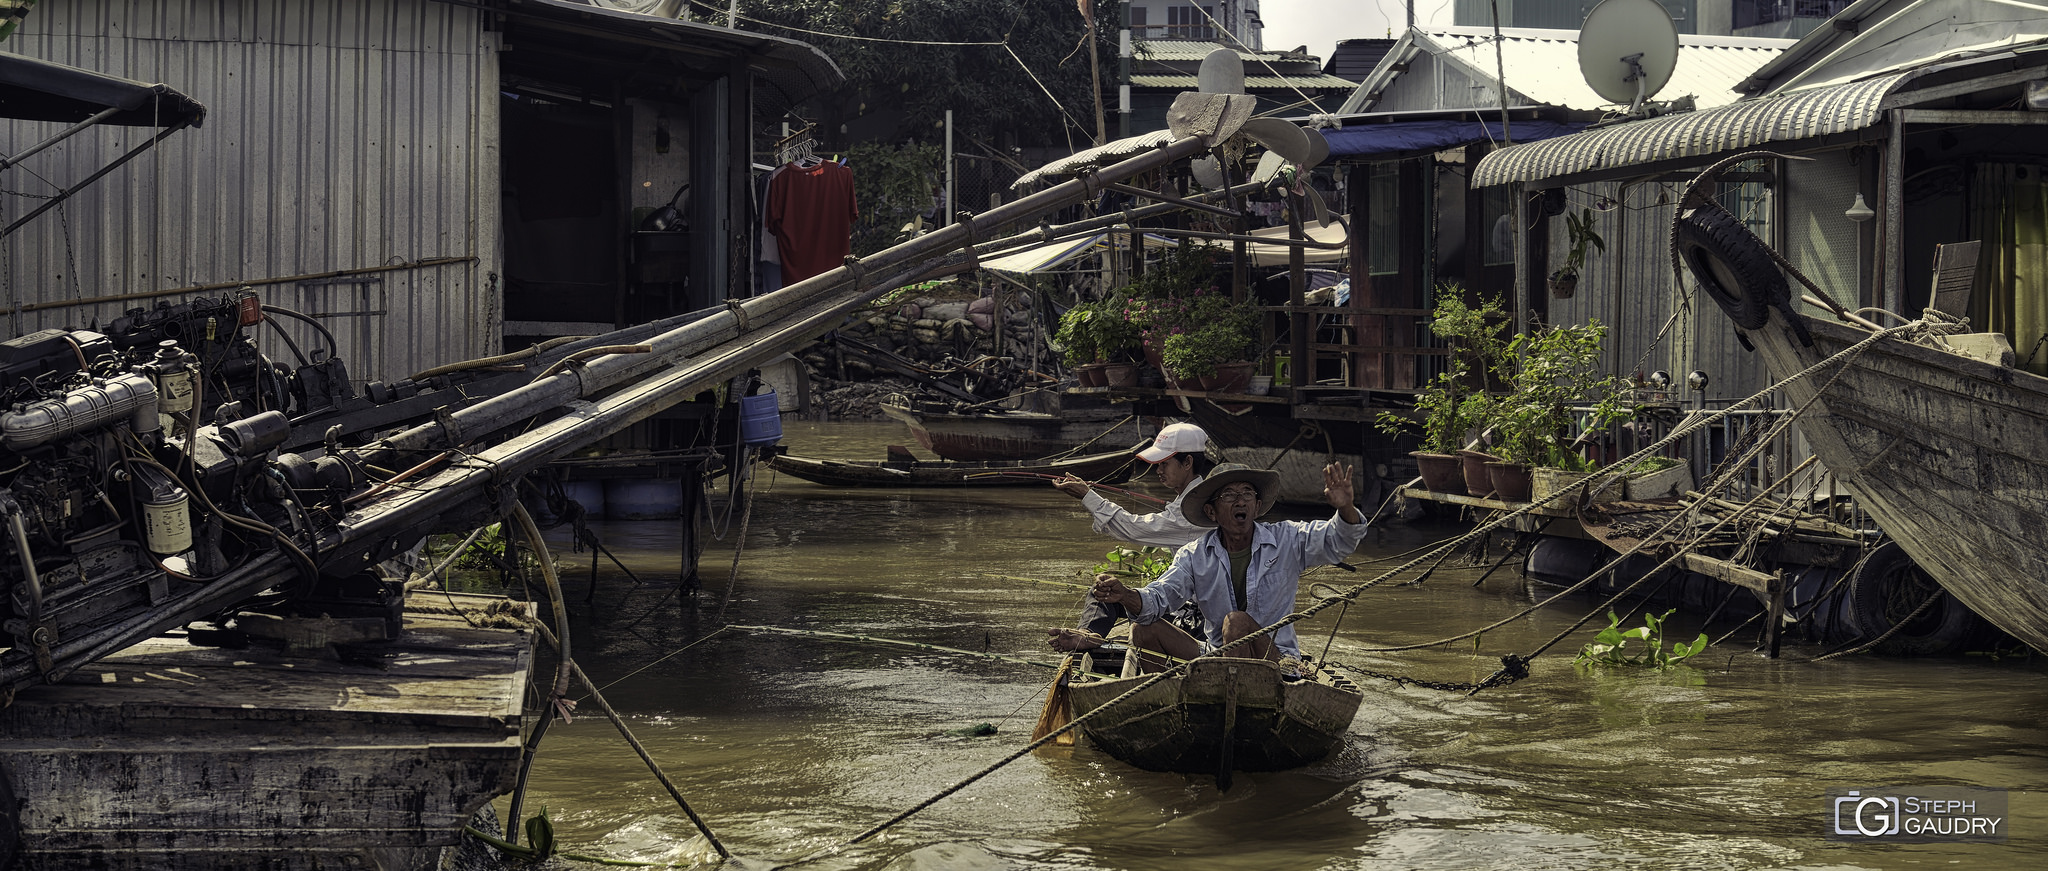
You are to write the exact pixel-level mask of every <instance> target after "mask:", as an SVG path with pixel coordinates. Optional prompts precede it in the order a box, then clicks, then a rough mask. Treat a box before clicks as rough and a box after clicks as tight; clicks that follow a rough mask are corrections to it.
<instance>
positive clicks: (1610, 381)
mask: <svg viewBox="0 0 2048 871" xmlns="http://www.w3.org/2000/svg"><path fill="white" fill-rule="evenodd" d="M1606 335H1607V327H1606V326H1605V325H1603V324H1601V323H1600V322H1599V321H1588V322H1587V323H1585V324H1583V325H1578V326H1564V327H1543V328H1540V329H1537V330H1535V331H1533V332H1528V333H1523V334H1521V335H1518V336H1516V337H1515V338H1514V339H1513V340H1512V341H1510V342H1508V344H1507V347H1506V348H1505V349H1504V351H1503V353H1502V357H1501V360H1500V363H1501V365H1502V366H1503V367H1504V371H1503V372H1502V373H1501V375H1502V377H1503V378H1504V380H1505V381H1506V382H1507V385H1508V392H1507V393H1505V394H1503V395H1502V396H1501V397H1499V398H1498V400H1497V401H1496V402H1494V403H1493V404H1492V405H1491V407H1490V410H1489V413H1488V418H1487V423H1488V424H1489V425H1491V426H1492V427H1493V430H1494V434H1495V436H1496V438H1497V439H1498V444H1497V451H1498V453H1499V454H1500V455H1501V457H1503V458H1504V459H1506V460H1508V461H1510V462H1516V463H1528V464H1530V465H1536V466H1549V467H1553V468H1559V469H1567V470H1570V471H1576V472H1587V471H1592V469H1593V464H1592V463H1591V462H1590V461H1589V460H1587V459H1586V458H1585V456H1583V455H1582V454H1580V453H1579V451H1578V447H1579V445H1581V444H1583V443H1584V442H1585V441H1586V439H1588V438H1590V437H1591V436H1593V435H1596V434H1598V433H1600V432H1603V431H1605V430H1606V429H1607V427H1609V426H1612V425H1613V424H1615V423H1616V422H1618V421H1621V420H1625V419H1627V418H1629V417H1631V416H1632V415H1633V414H1634V412H1635V410H1634V408H1633V407H1632V406H1630V405H1629V404H1628V403H1627V402H1626V397H1627V396H1628V382H1627V381H1626V380H1625V379H1623V378H1620V377H1619V376H1614V375H1602V374H1600V368H1601V355H1600V344H1601V340H1602V339H1604V338H1605V337H1606ZM1579 404H1589V405H1591V406H1592V413H1591V415H1590V416H1589V417H1588V420H1587V424H1586V427H1585V429H1584V431H1583V432H1581V433H1580V434H1579V435H1578V436H1576V437H1573V436H1572V435H1571V434H1570V433H1571V428H1572V425H1573V420H1572V412H1571V409H1572V406H1574V405H1579Z"/></svg>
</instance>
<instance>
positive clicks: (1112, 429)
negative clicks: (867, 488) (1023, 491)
mask: <svg viewBox="0 0 2048 871" xmlns="http://www.w3.org/2000/svg"><path fill="white" fill-rule="evenodd" d="M881 408H882V413H883V414H886V415H888V416H889V417H891V418H893V419H895V420H899V421H902V422H903V424H904V425H905V426H908V427H910V433H911V435H912V436H914V437H915V438H916V439H917V443H918V444H919V445H922V446H924V449H925V450H927V451H931V452H932V453H934V454H937V455H938V456H939V457H941V458H943V459H948V460H972V461H980V460H1027V459H1034V458H1038V457H1050V456H1054V455H1056V454H1061V453H1065V452H1067V451H1071V450H1074V449H1075V448H1082V449H1083V450H1087V451H1091V452H1092V451H1101V450H1104V449H1110V448H1127V447H1130V446H1132V445H1136V444H1138V443H1140V442H1142V441H1144V440H1145V435H1144V433H1143V432H1142V431H1141V430H1140V423H1139V421H1138V419H1137V418H1136V417H1135V416H1133V415H1131V414H1130V413H1129V412H1128V411H1124V410H1119V409H1114V408H1101V409H1069V410H1066V411H1063V412H1061V413H1058V414H1041V413H1036V412H1024V411H991V412H986V413H979V414H959V413H954V412H944V411H931V410H925V409H916V408H909V407H905V406H901V405H891V404H888V403H884V404H883V405H882V407H881Z"/></svg>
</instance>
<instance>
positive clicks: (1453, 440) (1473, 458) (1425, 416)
mask: <svg viewBox="0 0 2048 871" xmlns="http://www.w3.org/2000/svg"><path fill="white" fill-rule="evenodd" d="M1466 296H1467V292H1466V290H1465V288H1463V287H1461V286H1459V285H1458V284H1457V283H1455V282H1447V283H1445V284H1442V285H1439V286H1438V287H1437V291H1436V297H1437V302H1436V309H1435V311H1434V312H1433V314H1432V316H1431V318H1430V322H1429V330H1430V332H1431V333H1434V334H1435V335H1436V336H1438V337H1439V338H1442V339H1444V340H1445V341H1446V342H1447V343H1448V344H1449V345H1450V350H1451V354H1450V356H1449V358H1448V360H1449V363H1448V364H1447V365H1446V367H1445V369H1444V371H1443V372H1441V373H1438V375H1437V376H1436V377H1435V378H1433V379H1431V380H1430V381H1429V383H1428V384H1426V385H1424V386H1423V389H1422V393H1421V394H1419V395H1417V397H1416V400H1415V414H1414V416H1413V417H1407V416H1402V415H1397V414H1392V413H1386V412H1383V413H1381V415H1380V418H1379V428H1380V431H1382V432H1385V433H1387V434H1389V435H1395V434H1398V433H1401V432H1404V431H1407V430H1410V429H1413V428H1417V427H1419V428H1420V431H1421V437H1422V438H1421V442H1420V444H1419V446H1418V447H1419V450H1417V451H1414V452H1412V453H1411V454H1410V456H1413V457H1415V462H1416V466H1417V469H1418V471H1420V472H1421V473H1422V476H1423V486H1425V487H1428V488H1429V489H1430V490H1435V491H1442V492H1451V493H1456V492H1461V491H1462V492H1470V493H1473V494H1475V495H1483V494H1485V493H1487V492H1489V491H1491V489H1492V488H1491V486H1489V485H1488V483H1487V472H1486V468H1485V465H1484V464H1485V463H1486V462H1489V461H1498V460H1499V459H1500V458H1499V457H1495V456H1493V455H1491V454H1486V453H1483V452H1478V451H1470V450H1466V445H1467V442H1468V439H1469V437H1470V434H1471V433H1472V432H1474V431H1480V430H1484V429H1485V428H1486V424H1487V421H1488V419H1489V417H1490V415H1491V414H1492V410H1493V407H1494V405H1493V399H1492V397H1491V396H1489V395H1488V394H1487V389H1488V388H1489V387H1490V386H1497V385H1494V384H1492V383H1491V382H1492V381H1494V380H1495V379H1494V377H1493V373H1494V372H1496V371H1500V370H1501V369H1502V365H1501V357H1502V355H1503V354H1504V353H1505V351H1506V349H1507V342H1506V340H1504V339H1502V338H1501V335H1500V333H1501V328H1502V325H1503V323H1504V322H1505V321H1506V320H1507V312H1506V310H1505V308H1504V307H1503V305H1502V303H1501V301H1500V300H1499V299H1498V298H1495V299H1490V300H1485V301H1483V302H1481V303H1479V304H1478V305H1473V304H1472V303H1470V302H1468V301H1467V299H1466Z"/></svg>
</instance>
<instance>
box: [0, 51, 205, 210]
mask: <svg viewBox="0 0 2048 871" xmlns="http://www.w3.org/2000/svg"><path fill="white" fill-rule="evenodd" d="M0 118H10V119H15V120H21V121H48V122H55V123H60V124H61V123H68V124H69V126H67V127H65V128H64V129H62V130H60V131H58V132H57V133H56V134H55V135H52V136H49V137H47V138H45V139H43V140H41V141H39V142H37V143H35V144H33V145H30V146H29V147H27V148H25V149H23V150H22V151H20V152H18V153H15V154H0V172H5V171H7V170H9V169H12V168H14V167H15V166H18V165H20V164H21V162H22V161H24V160H27V159H28V158H30V157H33V156H35V155H36V154H39V153H41V152H43V151H44V150H47V149H49V148H50V147H51V146H54V145H56V144H57V143H60V142H63V141H64V140H66V139H70V138H71V137H73V136H76V135H78V134H80V133H83V132H85V131H86V130H89V129H92V128H93V127H97V126H100V125H102V124H112V125H115V126H120V127H153V128H159V129H158V130H157V132H156V133H155V134H154V135H152V136H149V137H147V138H145V139H144V140H143V141H142V142H140V143H137V144H136V145H135V147H133V148H130V149H128V150H127V151H126V152H124V153H122V154H121V156H119V157H116V158H114V160H113V161H112V162H110V163H108V164H106V165H105V166H102V167H100V168H99V169H98V170H96V171H94V172H93V173H91V174H90V175H87V176H86V177H85V178H83V179H80V180H79V181H77V182H76V183H74V184H71V185H69V186H67V187H64V188H62V189H61V190H59V191H58V192H57V193H56V195H54V196H52V197H50V198H48V199H46V200H44V201H43V202H42V203H40V204H38V205H37V206H36V207H35V208H33V209H30V210H29V211H28V213H27V214H24V215H22V216H21V217H19V218H16V219H15V220H14V221H12V222H10V223H8V224H7V225H6V226H5V227H0V239H4V238H6V237H8V236H10V235H12V234H13V233H14V231H16V230H18V229H21V227H23V226H24V225H26V224H27V223H28V222H30V221H33V220H35V219H36V218H37V217H38V216H40V215H41V214H42V213H44V212H47V211H49V210H51V209H54V208H56V207H57V206H58V205H59V204H60V203H62V202H64V201H65V200H67V199H70V198H71V196H72V195H73V194H76V193H78V192H79V191H81V190H84V189H85V188H87V187H90V186H91V185H92V184H93V183H94V182H96V181H99V180H100V179H101V178H104V177H106V175H107V173H110V172H113V171H114V170H115V169H117V168H119V167H121V166H122V165H123V164H126V163H128V162H129V161H131V160H134V159H135V158H136V157H139V156H141V154H142V153H143V152H145V151H148V150H149V149H151V148H154V147H155V146H156V144H157V143H159V142H162V141H163V140H164V139H165V138H166V137H169V136H170V135H171V134H173V133H176V132H178V131H180V130H183V129H185V128H187V127H198V126H200V125H201V124H203V123H204V122H205V121H206V107H205V106H204V105H201V104H200V102H199V101H198V100H194V99H192V98H191V97H189V96H186V95H185V94H184V93H182V92H180V91H178V90H177V89H176V88H173V87H171V86H169V85H166V84H162V83H157V84H145V83H142V82H137V81H133V80H130V79H124V78H120V77H118V76H110V75H106V74H104V73H96V72H92V71H90V70H82V69H79V68H77V67H73V66H66V65H64V64H60V63H53V62H51V61H46V60H38V59H36V58H31V57H24V56H22V55H18V54H11V53H7V52H0Z"/></svg>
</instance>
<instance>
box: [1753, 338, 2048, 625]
mask: <svg viewBox="0 0 2048 871" xmlns="http://www.w3.org/2000/svg"><path fill="white" fill-rule="evenodd" d="M1804 320H1805V325H1806V328H1807V331H1808V332H1809V333H1811V335H1812V336H1813V339H1814V345H1813V347H1802V346H1801V345H1800V343H1799V341H1798V339H1797V338H1796V337H1795V336H1794V334H1793V332H1792V331H1791V330H1790V329H1789V328H1788V327H1787V326H1786V325H1785V324H1784V323H1783V322H1782V316H1777V317H1776V318H1774V320H1773V321H1772V322H1771V323H1768V324H1766V325H1764V326H1763V327H1761V328H1759V329H1756V330H1746V331H1744V333H1745V334H1746V335H1747V336H1748V338H1749V339H1750V342H1751V343H1752V344H1753V345H1755V346H1756V349H1757V352H1758V353H1759V354H1761V355H1762V356H1763V358H1764V362H1765V365H1766V367H1767V368H1768V369H1769V370H1770V372H1771V374H1772V375H1773V376H1774V377H1776V378H1779V379H1783V378H1785V377H1787V376H1789V375H1791V374H1792V373H1795V372H1798V371H1801V370H1803V369H1805V368H1807V367H1809V366H1811V365H1813V364H1815V363H1817V362H1819V361H1821V360H1822V359H1825V358H1826V357H1828V356H1830V355H1833V354H1835V353H1837V352H1839V351H1841V350H1843V349H1845V348H1847V347H1849V346H1851V345H1853V344H1855V343H1856V342H1859V341H1862V340H1863V339H1865V338H1868V337H1869V335H1870V334H1869V333H1867V332H1865V331H1863V330H1860V329H1855V328H1852V327H1848V326H1845V325H1842V324H1837V323H1834V322H1832V321H1824V320H1820V319H1818V318H1813V317H1805V318H1804ZM1839 368H1840V373H1841V374H1840V377H1839V379H1835V380H1833V381H1832V383H1831V382H1830V379H1832V378H1834V373H1835V372H1836V368H1833V367H1831V368H1829V369H1826V370H1823V371H1821V372H1820V373H1818V374H1816V375H1814V376H1813V377H1810V378H1806V379H1802V380H1799V381H1795V382H1792V383H1790V384H1788V385H1786V387H1785V388H1784V389H1785V392H1786V394H1787V396H1788V397H1789V398H1790V399H1791V400H1792V402H1793V405H1794V407H1799V406H1803V405H1805V404H1806V403H1808V402H1812V403H1813V406H1812V408H1810V409H1809V410H1807V411H1806V412H1805V413H1804V414H1803V415H1801V416H1800V418H1799V421H1798V426H1799V428H1800V432H1801V433H1802V434H1803V435H1805V436H1806V440H1807V441H1808V442H1809V443H1810V444H1811V445H1812V447H1813V452H1814V454H1815V455H1816V456H1818V457H1819V458H1820V461H1821V462H1822V463H1825V464H1826V465H1827V467H1828V468H1829V469H1830V470H1831V471H1833V472H1834V473H1835V475H1836V477H1837V479H1838V480H1840V481H1841V483H1842V484H1843V485H1844V486H1845V487H1846V488H1847V489H1848V490H1849V491H1850V492H1852V493H1853V494H1855V496H1856V497H1857V499H1858V501H1859V504H1861V505H1862V506H1863V507H1864V508H1865V509H1866V510H1868V511H1869V512H1870V514H1871V516H1872V517H1873V518H1875V519H1876V520H1877V522H1878V524H1879V525H1880V526H1882V527H1883V528H1884V530H1885V531H1886V532H1887V533H1889V534H1890V535H1891V536H1892V538H1894V539H1895V540H1896V541H1897V542H1898V543H1899V546H1900V547H1901V548H1903V549H1904V550H1905V551H1906V553H1907V554H1908V555H1910V556H1911V557H1912V558H1913V561H1914V562H1915V563H1917V564H1919V566H1920V567H1921V568H1922V569H1924V570H1925V571H1926V572H1927V573H1928V575H1929V576H1931V577H1932V578H1933V579H1934V580H1935V581H1936V582H1938V583H1939V584H1941V586H1942V587H1943V588H1944V589H1946V590H1948V591H1949V593H1951V594H1952V595H1954V596H1955V598H1956V599H1957V600H1959V601H1961V602H1962V603H1963V604H1964V605H1967V606H1969V608H1970V609H1971V610H1973V611H1976V612H1977V613H1978V614H1979V615H1982V616H1983V617H1984V618H1985V619H1986V620H1989V621H1990V622H1991V623H1992V624H1993V625H1995V626H1997V627H1998V628H2000V629H2003V630H2005V631H2006V632H2007V633H2010V634H2011V635H2013V636H2014V637H2015V638H2018V639H2020V640H2021V641H2024V642H2026V643H2027V644H2029V645H2032V646H2033V647H2034V648H2036V649H2048V535H2044V533H2043V531H2044V530H2048V438H2043V436H2042V434H2043V433H2048V378H2042V377H2040V376H2038V375H2034V374H2032V373H2029V372H2025V371H2021V370H2017V369H2013V368H2011V367H2008V366H2000V365H1996V364H1993V363H1987V362H1984V361H1981V360H1976V359H1971V358H1968V357H1964V356H1961V355H1958V354H1954V353H1950V352H1947V351H1943V350H1939V349H1936V348H1930V347H1925V346H1922V345H1917V344H1913V343H1910V342H1905V341H1900V340H1896V339H1885V340H1882V341H1879V342H1877V343H1875V344H1874V345H1872V346H1871V347H1870V348H1869V349H1868V350H1866V351H1864V352H1863V353H1861V354H1860V355H1858V356H1857V357H1856V358H1855V359H1854V360H1852V361H1850V362H1849V363H1848V364H1847V365H1846V366H1844V367H1839Z"/></svg>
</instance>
